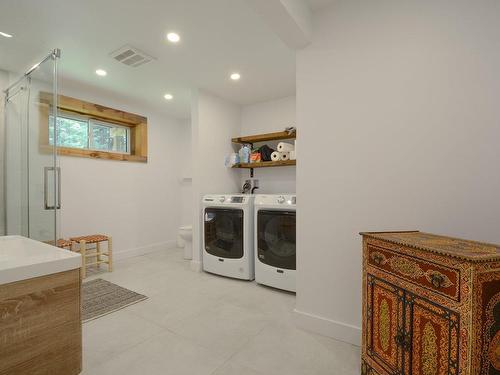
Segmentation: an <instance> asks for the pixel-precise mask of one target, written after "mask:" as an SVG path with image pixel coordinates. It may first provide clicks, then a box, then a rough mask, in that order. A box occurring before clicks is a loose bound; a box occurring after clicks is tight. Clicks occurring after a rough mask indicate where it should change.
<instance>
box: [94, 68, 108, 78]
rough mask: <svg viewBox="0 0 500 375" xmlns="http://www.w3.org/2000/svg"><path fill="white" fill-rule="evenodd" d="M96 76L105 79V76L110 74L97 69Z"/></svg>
mask: <svg viewBox="0 0 500 375" xmlns="http://www.w3.org/2000/svg"><path fill="white" fill-rule="evenodd" d="M95 74H97V75H98V76H101V77H104V76H105V75H107V74H108V72H106V71H105V70H104V69H97V70H96V71H95Z"/></svg>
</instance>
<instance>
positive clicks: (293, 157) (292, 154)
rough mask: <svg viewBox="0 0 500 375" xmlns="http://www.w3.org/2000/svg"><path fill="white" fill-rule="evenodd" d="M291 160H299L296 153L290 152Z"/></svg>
mask: <svg viewBox="0 0 500 375" xmlns="http://www.w3.org/2000/svg"><path fill="white" fill-rule="evenodd" d="M290 160H297V157H296V156H295V151H290Z"/></svg>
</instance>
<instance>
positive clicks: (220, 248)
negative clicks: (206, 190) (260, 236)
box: [202, 194, 255, 280]
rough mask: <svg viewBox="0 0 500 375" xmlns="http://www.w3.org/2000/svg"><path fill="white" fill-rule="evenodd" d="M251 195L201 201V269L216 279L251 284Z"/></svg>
mask: <svg viewBox="0 0 500 375" xmlns="http://www.w3.org/2000/svg"><path fill="white" fill-rule="evenodd" d="M254 198H255V196H254V195H246V194H229V195H206V196H204V197H203V241H202V248H203V252H202V254H203V269H204V270H205V271H207V272H211V273H215V274H218V275H223V276H228V277H234V278H238V279H244V280H253V279H254V278H255V273H254V262H255V261H254V253H253V251H254V248H253V221H254V219H253V203H254Z"/></svg>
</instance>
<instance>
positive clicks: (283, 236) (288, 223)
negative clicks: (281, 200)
mask: <svg viewBox="0 0 500 375" xmlns="http://www.w3.org/2000/svg"><path fill="white" fill-rule="evenodd" d="M257 230H258V232H257V242H258V249H257V253H258V254H257V255H258V257H259V260H260V261H261V262H262V263H265V264H268V265H270V266H273V267H277V268H283V269H288V270H295V269H296V253H295V211H278V210H259V211H258V213H257Z"/></svg>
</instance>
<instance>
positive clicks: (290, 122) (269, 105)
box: [240, 96, 300, 194]
mask: <svg viewBox="0 0 500 375" xmlns="http://www.w3.org/2000/svg"><path fill="white" fill-rule="evenodd" d="M289 126H296V116H295V96H290V97H286V98H282V99H278V100H272V101H268V102H263V103H257V104H253V105H249V106H244V107H242V110H241V135H253V134H259V133H272V132H278V131H283V130H284V129H285V128H286V127H289ZM299 136H300V133H299ZM290 142H291V143H293V140H290ZM277 143H278V142H267V144H268V145H269V146H270V147H272V148H274V149H276V145H277ZM248 178H250V172H249V171H248V170H242V171H241V183H240V185H243V182H244V181H245V180H246V179H248ZM254 178H256V179H258V180H259V184H260V187H259V189H258V190H256V191H255V193H256V194H264V193H265V194H278V193H295V167H282V168H260V169H254Z"/></svg>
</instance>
